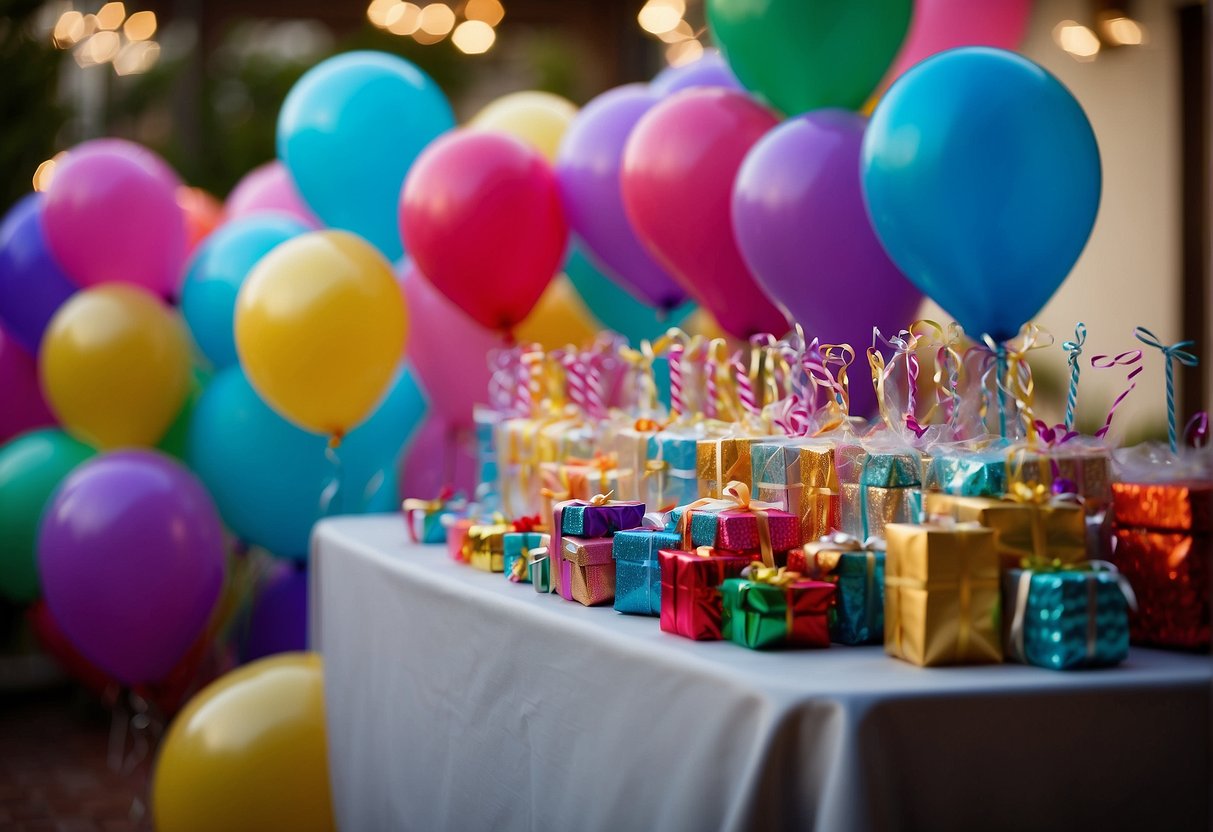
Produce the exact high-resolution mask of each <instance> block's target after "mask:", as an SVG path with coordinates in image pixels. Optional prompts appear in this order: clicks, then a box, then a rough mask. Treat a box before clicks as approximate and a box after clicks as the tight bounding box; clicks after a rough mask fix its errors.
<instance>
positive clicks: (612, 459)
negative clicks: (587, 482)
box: [564, 451, 619, 491]
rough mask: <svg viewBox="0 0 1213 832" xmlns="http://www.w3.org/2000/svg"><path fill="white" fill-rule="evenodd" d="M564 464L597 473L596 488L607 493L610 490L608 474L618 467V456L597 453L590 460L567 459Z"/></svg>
mask: <svg viewBox="0 0 1213 832" xmlns="http://www.w3.org/2000/svg"><path fill="white" fill-rule="evenodd" d="M564 464H565V465H572V466H575V467H579V468H589V469H590V470H591V471H597V472H598V488H599V489H600V490H601V491H608V490H610V482H611V478H610V476H609V474H610V472H611V471H614V470H615V469H617V468H618V467H619V456H618V454H614V453H609V454H604V453H602V452H601V451H598V452H597V453H595V454H594V456H593V458H592V459H581V458H578V457H569V458H568V459H566V460H565V461H564Z"/></svg>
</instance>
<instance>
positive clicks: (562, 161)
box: [556, 84, 687, 310]
mask: <svg viewBox="0 0 1213 832" xmlns="http://www.w3.org/2000/svg"><path fill="white" fill-rule="evenodd" d="M657 101H658V98H657V96H656V95H655V94H654V93H653V92H652V91H651V90H650V89H649V88H648V87H646V86H645V85H644V84H627V85H626V86H622V87H617V88H616V89H613V90H609V91H607V92H605V93H603V94H602V95H600V96H598V97H597V98H595V99H594V100H593V101H591V102H590V103H589V104H587V105H586V106H585V108H584V109H582V111H581V112H580V113H579V114H578V115H577V118H575V119H574V120H573V124H572V126H570V127H569V132H568V133H567V134H566V135H565V138H564V142H563V143H562V144H561V146H560V155H559V157H558V158H557V160H556V177H557V179H558V180H559V182H560V197H561V201H562V202H563V204H564V210H565V213H566V215H567V216H568V222H569V227H570V228H572V229H573V230H574V231H576V232H577V234H578V235H579V237H580V238H581V240H582V241H583V242H584V243H585V246H586V248H587V249H589V251H590V252H591V253H592V254H593V256H594V257H595V258H596V260H597V262H599V263H601V264H602V266H603V270H604V271H605V272H607V274H608V275H609V276H610V277H611V278H613V279H614V280H615V281H617V282H618V283H619V285H620V286H622V287H623V288H625V289H627V290H628V291H629V292H630V293H631V294H632V295H634V296H635V297H636V298H637V299H639V300H642V301H644V302H645V303H647V304H649V305H650V306H656V307H657V308H658V309H665V310H669V309H673V308H674V307H675V306H678V305H679V304H681V303H684V302H686V299H687V295H686V292H684V291H683V289H682V287H681V286H679V285H678V282H677V281H675V280H674V278H673V277H671V276H670V275H669V273H668V272H666V270H665V269H664V268H662V267H661V266H660V265H659V264H658V263H657V262H656V261H655V260H654V259H653V257H652V255H650V254H649V252H648V251H647V250H646V249H645V247H644V245H643V244H641V242H640V240H639V239H638V238H637V236H636V232H635V230H634V229H633V228H632V224H631V222H629V221H628V217H627V214H626V213H625V212H624V208H623V192H622V190H621V189H620V184H619V179H620V168H621V167H622V166H623V148H624V145H625V144H626V143H627V140H628V136H630V135H631V133H632V128H633V127H635V126H636V122H638V121H640V118H641V116H643V115H644V114H645V113H647V112H648V111H649V110H650V109H652V107H653V105H654V104H656V103H657Z"/></svg>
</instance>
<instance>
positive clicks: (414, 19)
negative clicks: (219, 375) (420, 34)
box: [387, 3, 421, 35]
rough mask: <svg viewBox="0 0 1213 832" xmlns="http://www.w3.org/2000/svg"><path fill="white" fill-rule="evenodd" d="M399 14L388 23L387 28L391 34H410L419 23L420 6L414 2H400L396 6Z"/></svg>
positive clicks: (415, 29)
mask: <svg viewBox="0 0 1213 832" xmlns="http://www.w3.org/2000/svg"><path fill="white" fill-rule="evenodd" d="M396 8H397V9H399V11H400V14H399V16H398V17H397V18H396V19H395V20H393V21H392V22H391V23H390V24H388V27H387V30H388V31H389V32H391V33H392V34H393V35H411V34H413V33H414V32H416V31H417V28H418V27H419V26H420V25H421V7H420V6H418V5H417V4H416V3H400V4H398V5H397V6H396Z"/></svg>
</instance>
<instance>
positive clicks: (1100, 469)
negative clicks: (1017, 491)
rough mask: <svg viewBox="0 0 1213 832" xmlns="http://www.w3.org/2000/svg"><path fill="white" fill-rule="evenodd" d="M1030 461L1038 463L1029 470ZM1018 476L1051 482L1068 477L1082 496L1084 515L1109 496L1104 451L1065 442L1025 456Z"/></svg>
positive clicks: (1108, 463) (1108, 468) (1109, 459)
mask: <svg viewBox="0 0 1213 832" xmlns="http://www.w3.org/2000/svg"><path fill="white" fill-rule="evenodd" d="M1033 461H1035V462H1036V464H1037V465H1038V466H1039V467H1038V469H1037V471H1036V472H1035V476H1034V474H1033V472H1032V468H1031V466H1032V463H1033ZM1021 478H1022V479H1024V480H1028V481H1032V480H1033V479H1035V481H1036V482H1041V483H1045V484H1047V485H1052V484H1053V481H1054V480H1055V479H1065V480H1069V481H1070V482H1072V483H1073V484H1074V487H1075V493H1076V494H1078V495H1079V496H1080V497H1082V499H1083V506H1084V507H1085V508H1086V510H1087V513H1088V514H1092V513H1095V512H1099V511H1103V510H1104V509H1106V508H1107V507H1108V503H1109V502H1110V501H1111V499H1112V457H1111V454H1110V453H1109V452H1108V451H1097V450H1094V449H1089V448H1084V449H1073V450H1070V449H1068V448H1067V447H1066V445H1061V446H1059V447H1057V448H1052V449H1050V450H1048V451H1047V452H1045V453H1042V454H1040V455H1039V456H1037V455H1034V454H1033V455H1029V456H1028V459H1027V462H1026V463H1025V470H1024V473H1023V474H1022V477H1021Z"/></svg>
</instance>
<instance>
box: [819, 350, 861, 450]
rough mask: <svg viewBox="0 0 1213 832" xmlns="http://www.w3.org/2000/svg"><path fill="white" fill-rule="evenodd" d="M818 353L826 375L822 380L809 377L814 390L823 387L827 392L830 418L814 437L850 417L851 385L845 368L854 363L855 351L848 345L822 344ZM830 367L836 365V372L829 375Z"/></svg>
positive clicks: (833, 428) (837, 425)
mask: <svg viewBox="0 0 1213 832" xmlns="http://www.w3.org/2000/svg"><path fill="white" fill-rule="evenodd" d="M818 351H819V352H820V354H821V365H822V368H823V371H824V372H825V374H826V375H825V377H824V378H822V379H818V378H817V377H816V376H810V381H811V382H812V383H813V386H814V388H816V387H817V386H819V385H824V386H825V387H826V388H827V389H828V390H829V393H830V395H829V397H828V399H827V401H826V407H827V409H828V410H829V412H830V416H829V418H828V419H826V420H825V422H824V423H823V424H822V425H821V427H819V428H818V429H817V430H816V431H814V432H813V435H814V436H821V435H822V434H824V433H829V432H830V431H832V430H835V429H836V428H839V427H841V426H842V425H843V424H845V423H846V421H847V418H848V417H849V416H850V415H851V385H850V382H849V381H848V380H847V368H848V367H850V366H851V364H852V363H853V362H854V361H855V350H854V349H853V348H852V347H851V345H850V344H822V345H820V346H819V347H818ZM831 365H837V367H838V371H837V372H833V373H831V371H830V366H831Z"/></svg>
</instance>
